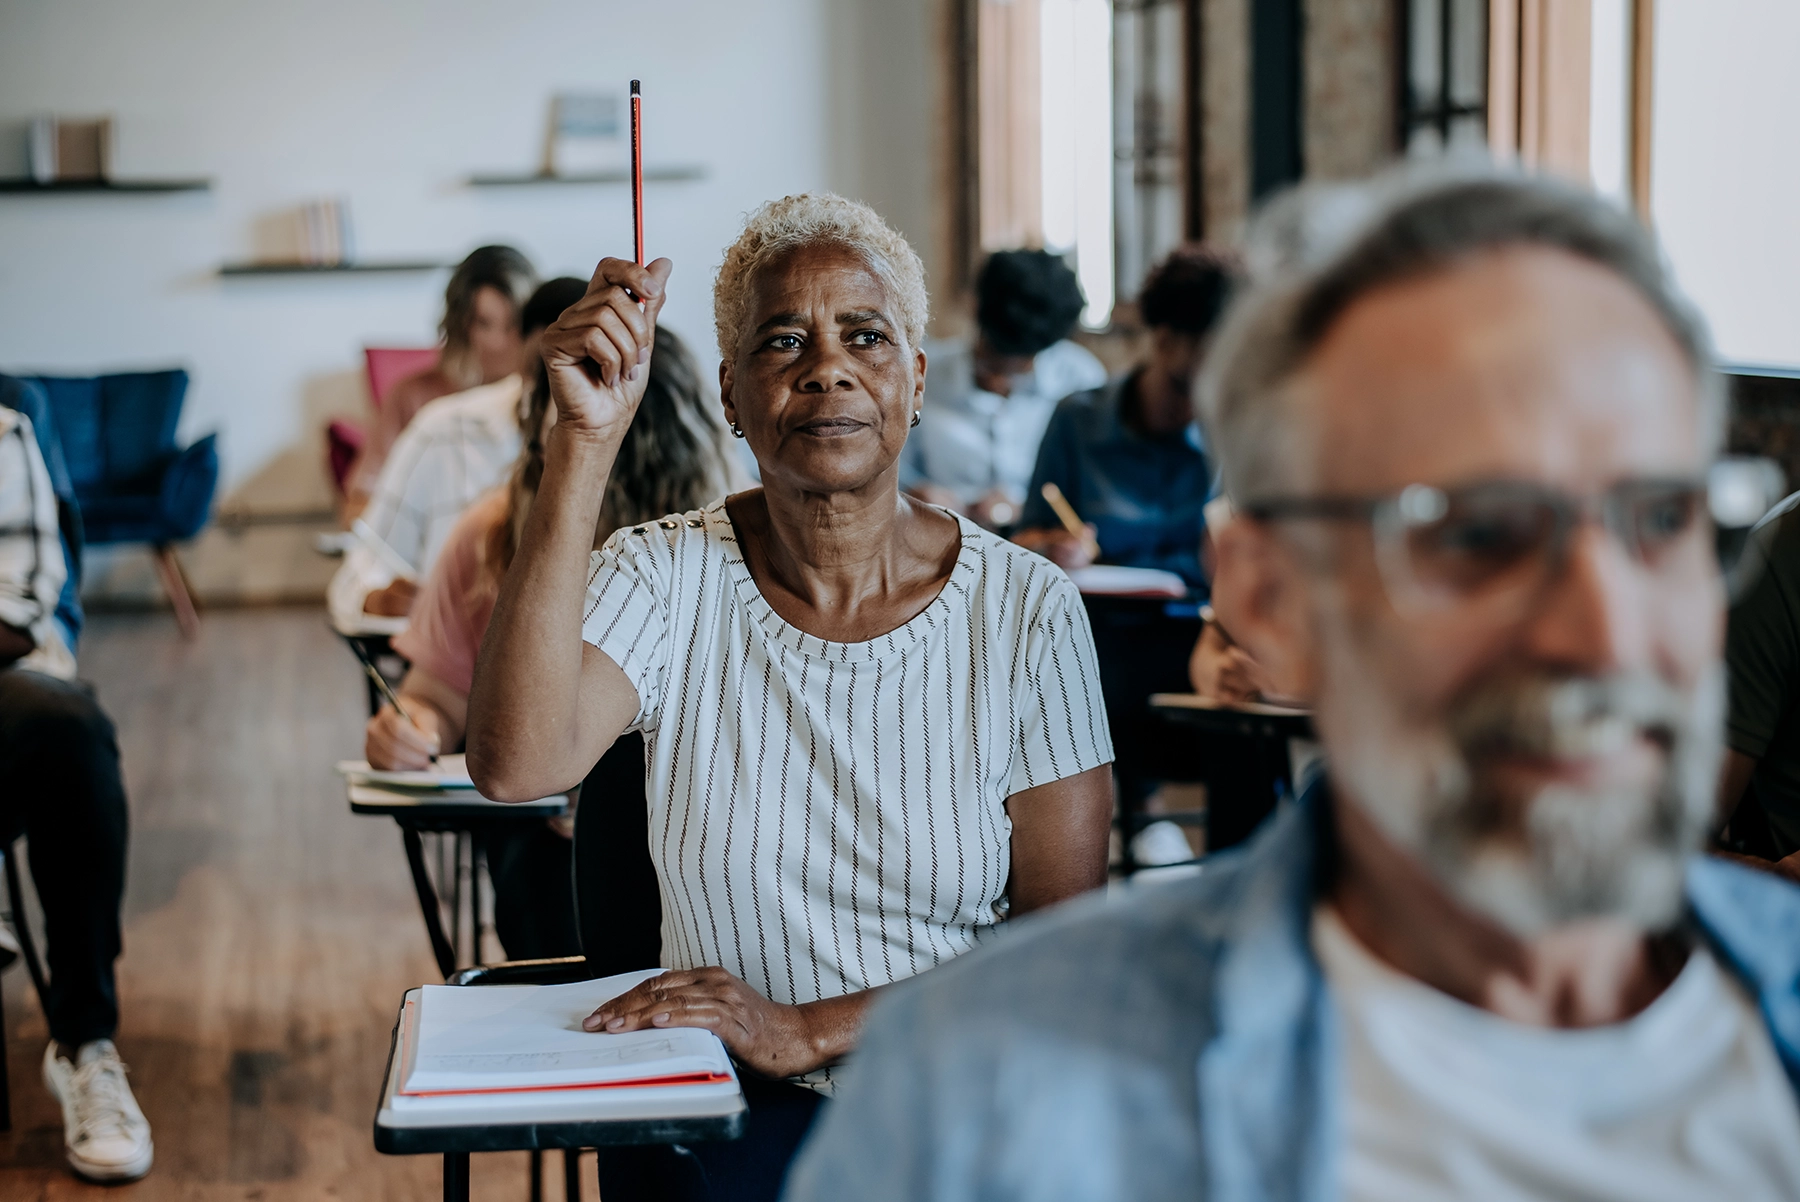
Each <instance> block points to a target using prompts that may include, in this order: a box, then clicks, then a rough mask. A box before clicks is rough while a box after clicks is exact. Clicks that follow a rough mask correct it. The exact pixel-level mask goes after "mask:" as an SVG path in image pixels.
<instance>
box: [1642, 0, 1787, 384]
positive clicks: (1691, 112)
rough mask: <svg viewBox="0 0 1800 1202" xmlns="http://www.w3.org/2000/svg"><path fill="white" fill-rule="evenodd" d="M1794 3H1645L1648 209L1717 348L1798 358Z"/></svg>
mask: <svg viewBox="0 0 1800 1202" xmlns="http://www.w3.org/2000/svg"><path fill="white" fill-rule="evenodd" d="M1797 62H1800V3H1795V0H1729V2H1728V3H1720V0H1662V2H1661V3H1659V4H1657V6H1656V66H1655V77H1654V78H1655V85H1654V86H1655V116H1654V118H1653V130H1654V137H1653V143H1652V147H1651V160H1650V169H1651V177H1652V178H1651V209H1652V212H1653V214H1654V216H1655V220H1656V226H1657V230H1658V232H1659V233H1660V234H1661V235H1662V238H1663V241H1664V244H1665V245H1666V246H1667V248H1668V252H1669V255H1670V258H1671V259H1672V260H1673V261H1674V264H1675V269H1676V273H1677V275H1678V276H1679V277H1680V279H1681V282H1682V285H1683V286H1684V287H1685V288H1686V289H1687V290H1688V292H1689V293H1690V294H1691V295H1692V296H1693V298H1694V300H1695V301H1696V302H1697V303H1698V304H1699V305H1700V307H1701V309H1702V310H1703V311H1704V312H1705V313H1706V315H1707V318H1708V319H1709V320H1710V321H1711V323H1712V328H1713V336H1714V338H1715V339H1716V340H1717V342H1718V344H1719V350H1720V353H1721V355H1722V356H1723V357H1724V358H1725V359H1726V360H1727V361H1732V362H1739V363H1753V364H1764V365H1773V366H1800V70H1797V69H1796V66H1795V64H1796V63H1797Z"/></svg>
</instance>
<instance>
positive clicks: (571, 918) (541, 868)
mask: <svg viewBox="0 0 1800 1202" xmlns="http://www.w3.org/2000/svg"><path fill="white" fill-rule="evenodd" d="M481 844H482V850H483V852H485V853H486V855H487V864H488V876H489V877H491V878H492V879H493V882H494V933H495V934H497V935H499V936H500V946H501V947H503V948H505V949H506V958H507V959H509V960H546V959H550V958H551V957H554V956H579V955H580V954H581V938H580V936H579V935H577V934H576V932H575V885H574V876H573V867H572V865H573V862H574V850H573V847H572V845H571V843H570V842H569V840H567V839H565V838H563V837H562V836H561V835H559V834H557V833H556V832H555V831H553V830H551V829H550V827H549V825H548V824H547V823H543V822H508V823H506V824H504V825H496V826H494V827H493V828H492V829H490V830H488V831H487V832H486V833H484V834H483V835H482V838H481Z"/></svg>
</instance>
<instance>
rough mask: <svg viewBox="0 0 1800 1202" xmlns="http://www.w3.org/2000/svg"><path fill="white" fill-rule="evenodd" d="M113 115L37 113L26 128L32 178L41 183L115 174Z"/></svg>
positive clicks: (96, 178) (105, 176)
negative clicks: (87, 116)
mask: <svg viewBox="0 0 1800 1202" xmlns="http://www.w3.org/2000/svg"><path fill="white" fill-rule="evenodd" d="M112 140H113V136H112V118H110V117H98V118H92V119H87V120H80V121H76V120H69V119H67V118H59V117H50V116H44V117H37V118H34V119H33V120H32V122H31V126H30V128H29V129H28V130H27V132H26V145H25V151H26V158H27V159H28V160H29V162H30V166H31V178H32V179H34V180H36V181H37V182H38V183H40V184H54V183H66V182H74V181H89V180H103V179H106V178H107V177H109V176H110V175H111V174H112Z"/></svg>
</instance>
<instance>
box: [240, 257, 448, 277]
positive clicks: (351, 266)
mask: <svg viewBox="0 0 1800 1202" xmlns="http://www.w3.org/2000/svg"><path fill="white" fill-rule="evenodd" d="M442 266H444V264H442V263H437V262H425V261H424V260H418V261H413V262H393V263H380V262H376V263H227V264H225V265H224V266H223V267H221V268H219V274H220V275H230V276H248V275H341V274H345V273H359V272H360V273H365V274H366V273H372V272H398V271H436V270H437V269H438V268H440V267H442Z"/></svg>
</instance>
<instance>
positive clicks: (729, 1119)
mask: <svg viewBox="0 0 1800 1202" xmlns="http://www.w3.org/2000/svg"><path fill="white" fill-rule="evenodd" d="M467 988H480V986H467ZM416 992H417V991H416V990H414V991H409V993H408V994H407V996H408V997H409V998H411V997H413V996H414V994H415V993H416ZM404 1014H405V1003H404V1002H402V1005H401V1013H400V1015H399V1016H396V1018H395V1020H394V1031H393V1034H392V1036H391V1037H390V1039H389V1043H388V1063H387V1073H386V1075H385V1076H384V1077H383V1078H382V1084H381V1100H380V1101H379V1102H378V1103H377V1105H376V1110H375V1150H376V1151H377V1152H382V1153H385V1154H387V1155H390V1156H417V1155H432V1154H435V1155H442V1156H443V1158H444V1202H468V1197H469V1154H470V1153H471V1152H525V1151H529V1152H541V1151H543V1150H545V1149H548V1148H570V1149H581V1148H600V1147H608V1146H612V1145H617V1144H678V1143H679V1144H687V1143H700V1142H703V1141H706V1140H720V1139H736V1138H738V1136H740V1135H742V1134H743V1132H744V1113H745V1106H744V1097H743V1093H742V1091H741V1090H740V1091H739V1092H738V1094H737V1096H736V1098H735V1099H708V1100H702V1101H698V1102H697V1103H696V1104H694V1105H690V1106H676V1107H672V1108H671V1109H672V1110H673V1111H674V1112H673V1113H667V1114H662V1115H657V1116H643V1115H630V1116H625V1115H622V1114H621V1110H622V1109H623V1107H624V1105H628V1103H621V1101H620V1099H619V1096H618V1092H617V1091H611V1090H604V1089H594V1090H570V1091H559V1092H563V1093H565V1094H566V1097H565V1098H563V1099H559V1100H556V1101H550V1102H546V1103H545V1104H544V1105H543V1106H542V1108H541V1110H534V1111H533V1112H531V1113H530V1114H529V1116H526V1118H524V1119H522V1121H515V1122H511V1123H506V1124H489V1123H465V1125H460V1126H456V1125H450V1124H447V1123H445V1121H444V1120H443V1119H442V1118H438V1119H436V1120H435V1121H430V1122H420V1121H418V1120H416V1119H411V1120H409V1118H408V1117H407V1116H406V1115H403V1114H399V1113H397V1112H396V1111H395V1110H394V1108H393V1098H394V1093H395V1091H396V1090H397V1089H398V1088H399V1069H400V1065H399V1060H400V1023H401V1018H402V1017H403V1016H404ZM684 1111H685V1112H684Z"/></svg>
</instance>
